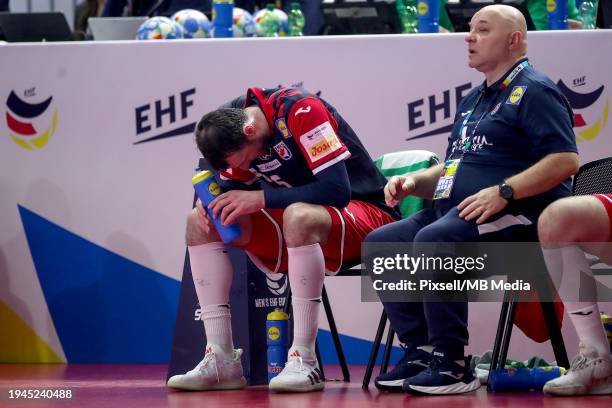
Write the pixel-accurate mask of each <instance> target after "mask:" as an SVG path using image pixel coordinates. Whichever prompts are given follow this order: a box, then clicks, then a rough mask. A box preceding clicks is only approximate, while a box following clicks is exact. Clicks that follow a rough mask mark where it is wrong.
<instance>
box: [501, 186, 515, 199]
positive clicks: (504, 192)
mask: <svg viewBox="0 0 612 408" xmlns="http://www.w3.org/2000/svg"><path fill="white" fill-rule="evenodd" d="M498 187H499V195H500V196H501V197H502V198H505V199H506V200H508V201H512V200H513V199H514V190H513V189H512V186H511V185H510V184H506V182H503V183H501V184H500V185H499V186H498Z"/></svg>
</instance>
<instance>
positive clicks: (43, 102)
mask: <svg viewBox="0 0 612 408" xmlns="http://www.w3.org/2000/svg"><path fill="white" fill-rule="evenodd" d="M45 97H46V98H45ZM52 102H53V96H46V95H45V96H42V97H40V96H39V95H37V92H36V88H34V87H33V88H28V89H26V90H25V91H23V96H22V97H20V96H19V95H18V94H17V93H16V92H15V91H14V90H11V93H10V94H9V96H8V98H7V99H6V115H5V116H6V125H7V127H8V130H9V137H10V138H11V140H12V141H13V142H15V143H16V144H17V145H18V146H19V147H21V148H23V149H26V150H37V149H42V148H43V147H45V146H46V145H47V143H48V142H49V140H50V139H51V138H52V137H53V135H54V134H55V129H56V128H57V109H50V106H51V104H52Z"/></svg>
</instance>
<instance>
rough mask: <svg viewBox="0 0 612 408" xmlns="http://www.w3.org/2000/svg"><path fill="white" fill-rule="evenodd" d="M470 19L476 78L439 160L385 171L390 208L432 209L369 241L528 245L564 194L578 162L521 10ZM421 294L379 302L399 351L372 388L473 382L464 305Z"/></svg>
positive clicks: (563, 104)
mask: <svg viewBox="0 0 612 408" xmlns="http://www.w3.org/2000/svg"><path fill="white" fill-rule="evenodd" d="M470 26H471V29H470V32H469V34H467V36H466V37H465V41H466V43H467V51H468V65H469V66H470V67H471V68H474V69H476V70H477V71H479V72H482V74H483V75H484V82H483V83H482V84H481V85H479V86H477V87H476V88H474V89H472V91H470V92H469V93H468V95H466V96H465V98H463V100H462V101H461V102H460V104H459V106H458V108H457V114H456V115H455V122H454V126H453V129H452V132H451V134H450V138H449V144H448V148H447V150H446V159H445V163H443V164H440V165H438V166H436V167H433V168H430V169H428V170H425V171H423V172H421V173H417V174H415V175H410V176H405V177H401V176H398V177H393V178H392V179H391V180H389V182H388V184H387V185H386V187H385V198H386V200H387V203H388V204H390V205H395V204H397V202H398V200H400V199H402V198H404V197H406V196H408V195H416V196H419V197H423V198H426V199H432V198H434V199H435V206H434V208H429V209H425V210H423V211H421V212H419V213H417V214H415V215H414V216H412V217H410V218H407V219H404V220H401V221H397V222H394V223H392V224H388V225H386V226H383V227H381V228H379V229H377V230H375V231H374V232H372V233H370V234H369V235H368V237H367V238H366V242H368V243H374V242H407V243H411V244H412V249H413V251H415V253H419V254H420V253H421V252H420V250H421V248H425V247H427V246H426V245H422V244H423V243H429V242H500V241H502V242H503V241H509V242H513V241H514V242H515V241H533V242H536V241H537V240H538V237H537V228H536V225H537V219H538V217H539V215H540V214H541V212H542V211H543V210H544V208H546V206H547V205H549V204H550V203H552V202H553V201H555V200H557V199H559V198H562V197H566V196H569V195H570V192H571V190H570V176H571V175H572V174H574V173H575V172H576V170H577V169H578V155H577V148H576V142H575V137H574V133H573V130H572V125H573V123H572V121H573V114H572V110H571V107H570V105H569V103H568V102H567V100H566V99H565V97H564V96H563V94H562V93H561V92H560V91H559V90H558V89H557V87H556V86H555V84H554V83H553V82H552V81H551V80H550V79H549V78H548V77H546V76H545V75H544V74H542V73H540V72H538V71H536V70H535V69H534V68H533V67H532V66H531V64H530V63H529V61H528V60H527V57H526V53H527V40H526V36H527V30H526V24H525V20H524V18H523V16H522V14H521V13H520V12H519V11H518V10H516V9H515V8H512V7H509V6H504V5H494V6H487V7H485V8H483V9H481V10H479V11H478V12H477V13H476V14H475V15H474V16H473V18H472V20H471V23H470ZM417 251H418V252H417ZM438 255H439V254H438ZM418 273H421V272H420V271H419V272H417V274H418ZM453 275H454V274H453ZM454 278H457V279H461V275H456V276H454ZM430 296H431V294H427V295H426V296H425V297H423V298H422V302H411V303H401V302H385V299H384V298H383V299H381V300H382V301H383V305H384V308H385V310H386V312H387V315H388V317H389V320H390V322H391V326H392V327H393V329H394V330H395V332H396V333H397V334H398V337H399V339H400V341H401V342H402V343H403V344H404V348H405V355H404V357H403V358H402V359H401V360H400V361H399V363H398V364H397V365H396V367H395V368H394V369H393V370H392V371H391V372H389V373H387V374H383V375H380V376H379V377H378V378H377V379H376V382H375V383H376V386H377V387H378V388H379V389H382V390H389V391H395V390H404V391H407V392H416V393H425V394H455V393H463V392H469V391H474V390H475V389H477V388H478V387H479V386H480V383H479V381H478V380H477V379H475V378H474V376H473V375H472V372H471V370H470V358H469V357H467V358H466V357H465V356H464V347H465V346H466V345H467V344H468V328H467V321H468V305H467V302H453V303H448V302H440V301H438V302H432V301H430V300H431V298H430ZM417 300H418V299H417Z"/></svg>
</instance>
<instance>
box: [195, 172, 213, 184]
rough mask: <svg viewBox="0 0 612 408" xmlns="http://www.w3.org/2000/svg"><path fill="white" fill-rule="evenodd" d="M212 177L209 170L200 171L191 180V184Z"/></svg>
mask: <svg viewBox="0 0 612 408" xmlns="http://www.w3.org/2000/svg"><path fill="white" fill-rule="evenodd" d="M212 175H213V174H212V171H210V170H203V171H200V172H198V173H196V174H195V175H194V176H193V177H192V178H191V184H198V183H199V182H200V181H203V180H206V179H207V178H209V177H212Z"/></svg>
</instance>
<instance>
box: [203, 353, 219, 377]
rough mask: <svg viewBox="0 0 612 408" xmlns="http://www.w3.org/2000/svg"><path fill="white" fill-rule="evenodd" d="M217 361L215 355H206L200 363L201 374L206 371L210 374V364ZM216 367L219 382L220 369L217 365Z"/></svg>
mask: <svg viewBox="0 0 612 408" xmlns="http://www.w3.org/2000/svg"><path fill="white" fill-rule="evenodd" d="M214 359H215V353H206V355H205V356H204V359H203V360H202V361H200V363H199V364H198V370H199V371H200V372H203V371H206V372H208V363H210V362H212V361H213V360H214ZM214 366H215V375H216V376H217V382H218V381H219V367H218V365H217V364H214Z"/></svg>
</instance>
